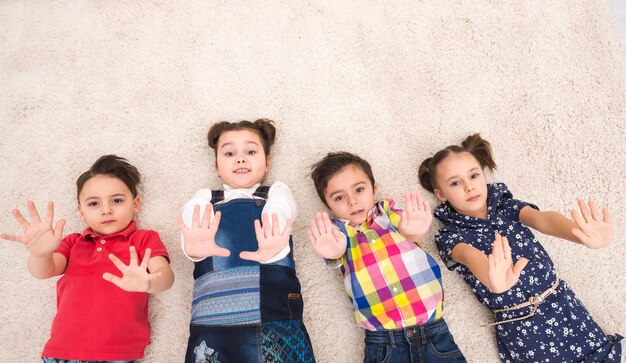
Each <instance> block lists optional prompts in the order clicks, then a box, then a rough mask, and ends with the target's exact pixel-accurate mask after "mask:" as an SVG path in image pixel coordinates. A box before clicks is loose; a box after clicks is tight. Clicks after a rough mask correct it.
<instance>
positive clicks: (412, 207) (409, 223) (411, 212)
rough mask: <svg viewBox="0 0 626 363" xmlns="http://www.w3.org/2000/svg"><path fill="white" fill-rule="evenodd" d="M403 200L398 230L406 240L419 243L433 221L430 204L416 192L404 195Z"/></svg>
mask: <svg viewBox="0 0 626 363" xmlns="http://www.w3.org/2000/svg"><path fill="white" fill-rule="evenodd" d="M404 200H405V204H404V205H405V207H404V210H403V211H402V214H401V217H400V222H399V223H398V229H399V230H400V234H402V235H403V236H404V237H405V238H406V239H407V240H409V241H413V242H420V241H421V240H422V238H423V237H424V235H425V234H426V232H428V228H430V224H431V223H432V221H433V215H432V213H431V212H430V203H428V201H427V200H426V199H422V196H421V195H420V193H418V192H410V193H406V195H405V196H404Z"/></svg>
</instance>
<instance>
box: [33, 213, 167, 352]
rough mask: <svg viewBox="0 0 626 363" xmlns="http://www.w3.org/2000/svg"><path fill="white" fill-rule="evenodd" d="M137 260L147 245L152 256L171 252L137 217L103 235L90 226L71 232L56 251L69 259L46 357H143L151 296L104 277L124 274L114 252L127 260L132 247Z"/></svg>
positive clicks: (123, 259) (141, 256)
mask: <svg viewBox="0 0 626 363" xmlns="http://www.w3.org/2000/svg"><path fill="white" fill-rule="evenodd" d="M130 246H135V248H136V249H137V253H138V254H139V258H140V260H141V258H143V254H144V252H145V250H146V248H151V249H152V257H156V256H163V257H165V258H167V259H168V260H169V256H168V254H167V251H166V249H165V246H164V245H163V242H161V238H160V237H159V235H158V233H156V232H155V231H147V230H141V229H137V225H136V223H135V221H133V222H131V223H130V225H129V226H128V227H127V228H126V229H125V230H123V231H122V232H119V233H115V234H110V235H107V236H100V235H98V234H96V233H94V232H93V231H92V230H91V228H87V229H86V230H85V231H84V232H83V234H78V233H74V234H70V235H68V236H67V237H65V238H64V239H63V241H62V242H61V244H60V245H59V248H57V250H56V251H55V253H60V254H62V255H63V256H65V258H66V259H67V267H66V269H65V273H64V274H63V277H61V278H60V279H59V281H57V314H56V316H55V318H54V322H53V323H52V331H51V332H50V340H48V342H47V343H46V346H45V347H44V350H43V353H42V356H44V357H53V358H62V359H75V360H133V359H140V358H143V354H144V349H145V348H146V345H148V343H149V342H150V324H149V323H148V294H147V293H139V292H127V291H124V290H122V289H120V288H119V287H117V286H116V285H114V284H113V283H111V282H108V281H106V280H104V279H103V278H102V274H103V273H105V272H110V273H112V274H114V275H117V276H121V272H120V271H119V270H118V269H117V268H116V267H115V265H113V262H111V260H109V257H108V256H109V253H113V254H114V255H115V256H117V257H118V258H119V259H120V260H122V262H124V263H125V264H128V263H129V261H130V253H129V251H128V248H129V247H130Z"/></svg>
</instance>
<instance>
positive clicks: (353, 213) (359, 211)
mask: <svg viewBox="0 0 626 363" xmlns="http://www.w3.org/2000/svg"><path fill="white" fill-rule="evenodd" d="M362 212H363V209H359V210H357V211H354V212H352V213H350V215H351V216H354V215H357V214H359V213H362Z"/></svg>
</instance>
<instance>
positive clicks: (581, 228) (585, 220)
mask: <svg viewBox="0 0 626 363" xmlns="http://www.w3.org/2000/svg"><path fill="white" fill-rule="evenodd" d="M578 207H579V208H580V214H582V217H581V216H580V215H579V214H578V212H577V211H576V210H572V211H571V212H570V213H571V215H572V218H573V219H574V223H576V226H577V227H578V228H573V229H572V233H573V234H574V235H575V236H576V237H577V238H578V239H579V240H580V241H581V242H582V244H584V245H585V246H587V247H589V248H593V249H596V248H603V247H606V246H608V245H609V244H611V241H612V240H613V230H614V226H613V220H612V219H611V215H610V214H609V210H608V209H606V208H603V209H602V215H600V213H599V212H598V207H597V206H596V203H594V202H593V201H592V200H590V201H589V208H587V204H585V201H584V200H579V201H578Z"/></svg>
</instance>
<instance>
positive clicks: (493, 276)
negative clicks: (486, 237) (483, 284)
mask: <svg viewBox="0 0 626 363" xmlns="http://www.w3.org/2000/svg"><path fill="white" fill-rule="evenodd" d="M526 264H528V259H526V258H524V257H522V258H520V259H519V260H517V262H516V263H515V265H513V259H512V258H511V247H510V246H509V241H508V240H507V238H506V237H502V236H500V235H499V234H496V239H495V241H494V242H493V250H492V251H491V254H490V255H489V283H490V284H491V286H490V287H489V289H490V290H491V291H493V292H495V293H498V294H499V293H503V292H505V291H507V290H509V289H510V288H511V287H513V285H515V283H516V282H517V280H518V279H519V276H520V274H521V273H522V270H523V269H524V267H526Z"/></svg>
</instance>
